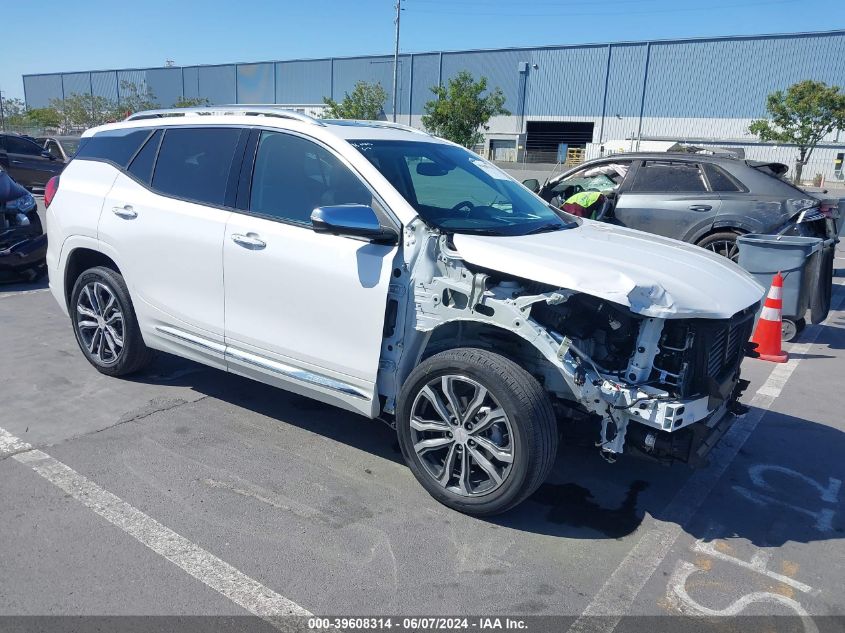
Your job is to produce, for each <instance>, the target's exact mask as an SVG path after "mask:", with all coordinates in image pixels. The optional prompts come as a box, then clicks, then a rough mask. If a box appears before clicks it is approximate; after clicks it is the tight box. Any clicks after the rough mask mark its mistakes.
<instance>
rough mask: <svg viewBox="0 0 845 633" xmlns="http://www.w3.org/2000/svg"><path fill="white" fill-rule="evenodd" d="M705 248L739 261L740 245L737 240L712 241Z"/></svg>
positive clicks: (733, 260)
mask: <svg viewBox="0 0 845 633" xmlns="http://www.w3.org/2000/svg"><path fill="white" fill-rule="evenodd" d="M705 248H706V249H707V250H708V251H713V252H714V253H716V254H717V255H721V256H722V257H727V258H728V259H729V260H731V261H732V262H738V261H739V246H738V245H737V243H736V240H715V241H713V242H710V243H709V244H708V245H707V246H706V247H705Z"/></svg>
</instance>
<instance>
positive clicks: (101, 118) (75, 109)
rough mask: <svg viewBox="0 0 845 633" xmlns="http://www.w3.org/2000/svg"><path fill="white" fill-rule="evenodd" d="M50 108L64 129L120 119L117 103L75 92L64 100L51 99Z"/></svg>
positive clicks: (90, 125)
mask: <svg viewBox="0 0 845 633" xmlns="http://www.w3.org/2000/svg"><path fill="white" fill-rule="evenodd" d="M50 108H52V109H54V110H55V111H56V112H57V113H58V115H59V117H60V119H61V122H62V127H64V128H66V129H67V128H85V127H93V126H95V125H102V124H103V123H109V122H113V121H117V120H118V119H120V118H122V116H121V111H123V112H125V111H124V110H123V108H118V105H117V103H115V102H114V101H113V100H111V99H108V98H106V97H99V96H92V95H90V94H80V93H78V92H75V93H73V94H71V95H68V96H66V97H65V98H64V99H51V100H50Z"/></svg>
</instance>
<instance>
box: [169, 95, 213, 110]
mask: <svg viewBox="0 0 845 633" xmlns="http://www.w3.org/2000/svg"><path fill="white" fill-rule="evenodd" d="M207 105H209V103H208V99H206V98H205V97H179V98H178V99H176V102H175V103H174V104H173V107H174V108H196V107H198V106H207Z"/></svg>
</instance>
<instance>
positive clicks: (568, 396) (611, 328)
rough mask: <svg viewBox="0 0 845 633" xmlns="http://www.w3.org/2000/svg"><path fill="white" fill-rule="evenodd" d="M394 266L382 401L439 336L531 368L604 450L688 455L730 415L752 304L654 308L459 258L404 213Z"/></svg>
mask: <svg viewBox="0 0 845 633" xmlns="http://www.w3.org/2000/svg"><path fill="white" fill-rule="evenodd" d="M404 238H405V239H404V242H405V244H404V245H405V253H404V258H405V263H404V266H403V267H402V269H401V270H400V269H398V268H397V269H396V271H394V277H395V280H394V283H393V284H391V291H390V294H389V300H388V310H387V321H386V325H385V333H384V334H385V337H384V343H383V347H382V360H381V363H380V371H379V379H378V385H379V393H380V394H381V396H382V399H383V410H384V411H385V412H386V413H388V414H391V413H392V412H393V411H394V407H395V404H396V403H395V398H396V394H397V393H398V387H399V386H400V385H401V384H402V380H403V379H404V377H405V376H407V374H408V372H409V371H410V369H411V368H413V367H414V366H416V365H417V364H418V363H419V362H420V360H422V359H424V358H426V357H428V356H430V355H432V354H434V353H437V352H438V351H442V350H443V349H447V348H448V347H450V346H455V345H460V346H470V347H486V348H488V349H491V350H493V351H496V352H498V353H504V354H506V355H508V356H509V357H511V358H512V359H514V360H517V361H518V363H519V364H520V365H521V366H522V367H524V368H526V369H527V370H528V371H529V373H531V374H532V375H534V376H535V378H537V380H538V381H539V382H540V383H541V384H542V385H543V387H544V388H545V390H546V391H547V392H548V393H549V395H550V397H551V399H552V401H553V404H554V406H555V408H556V410H557V411H558V418H559V420H561V421H566V422H573V423H588V424H589V423H592V425H591V426H590V428H592V429H594V430H595V431H596V432H597V433H596V435H594V438H595V445H596V446H597V447H598V448H599V450H600V452H601V454H602V455H603V456H604V457H605V458H606V459H607V460H608V461H610V462H612V461H615V457H616V456H617V455H618V454H620V453H623V452H626V451H628V452H631V453H635V454H639V455H642V456H648V457H651V458H655V459H658V460H661V461H682V462H686V463H690V464H691V465H697V464H699V463H701V462H702V461H703V459H704V456H705V455H706V453H707V452H708V451H709V449H710V448H712V446H713V445H714V444H715V443H716V442H717V441H718V439H719V437H721V435H722V434H723V433H724V432H725V431H726V430H727V428H728V427H729V426H730V424H731V422H732V420H733V415H732V412H734V411H736V410H738V408H739V405H738V402H737V400H738V398H739V395H740V393H741V391H742V389H743V388H744V386H745V384H746V383H744V381H741V380H740V376H739V366H740V363H741V360H742V358H743V356H744V355H745V353H746V351H747V350H746V342H747V341H748V339H749V337H750V334H751V328H752V327H753V323H754V317H755V313H756V308H757V306H756V304H755V305H753V306H750V307H749V308H748V309H746V310H744V311H742V312H740V313H738V314H736V315H734V316H733V317H732V318H730V319H702V318H699V319H696V318H677V319H663V318H656V317H650V316H644V315H641V314H635V313H634V312H633V311H632V310H631V309H630V308H629V307H627V306H623V305H620V304H618V303H615V302H613V301H610V300H607V299H602V298H599V297H596V296H592V295H590V294H586V293H584V292H577V291H574V290H570V289H567V288H556V287H553V286H549V285H546V284H542V283H538V282H533V281H528V280H523V279H515V278H513V277H508V276H505V275H503V274H502V273H497V272H495V271H491V270H485V269H481V268H479V267H477V266H473V265H471V264H468V263H467V262H466V261H464V260H463V259H462V257H461V255H460V254H459V253H458V252H457V250H456V249H455V247H454V245H453V244H452V243H451V242H450V238H449V236H448V235H441V234H440V233H439V232H437V231H432V230H430V229H428V228H426V227H425V225H424V224H423V223H422V222H416V223H412V224H410V225H409V226H407V227H406V229H405V235H404Z"/></svg>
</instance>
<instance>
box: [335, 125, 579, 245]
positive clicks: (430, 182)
mask: <svg viewBox="0 0 845 633" xmlns="http://www.w3.org/2000/svg"><path fill="white" fill-rule="evenodd" d="M350 143H352V145H354V146H355V147H356V148H357V149H358V151H359V152H361V153H362V154H363V155H364V156H365V157H366V158H367V159H368V160H369V161H370V162H371V163H372V164H373V165H374V166H375V167H376V168H377V169H378V170H379V171H380V172H381V173H382V175H383V176H384V177H385V178H386V179H387V180H388V181H389V182H390V183H391V184H392V185H393V186H394V187H395V188H396V190H397V191H398V192H399V193H400V194H401V195H402V196H403V197H404V198H405V200H407V201H408V203H409V204H410V205H411V206H413V207H414V209H415V210H416V211H417V213H419V214H420V216H421V217H422V218H423V219H424V220H425V221H426V222H428V223H429V224H432V225H434V226H435V227H437V228H439V229H441V230H443V231H445V232H450V233H477V234H485V235H526V234H528V233H536V232H541V231H552V230H558V229H564V228H570V227H572V226H577V224H576V221H575V219H574V218H572V217H571V216H569V215H567V214H564V213H562V212H559V211H556V210H554V209H552V208H551V207H549V206H548V205H547V204H545V203H544V202H543V201H542V200H541V199H540V198H538V197H537V196H535V195H534V194H532V193H531V192H530V191H528V190H527V189H526V188H525V187H523V186H522V185H520V184H519V183H517V182H516V181H514V180H512V179H511V178H510V177H508V176H507V175H506V174H505V173H504V172H502V171H501V170H499V169H498V168H497V167H495V166H494V165H492V164H491V163H488V162H487V161H485V160H483V159H482V158H480V157H479V156H478V155H477V154H474V153H472V152H470V151H468V150H466V149H463V148H460V147H455V146H453V145H446V144H444V143H429V142H415V141H371V140H353V141H350Z"/></svg>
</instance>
